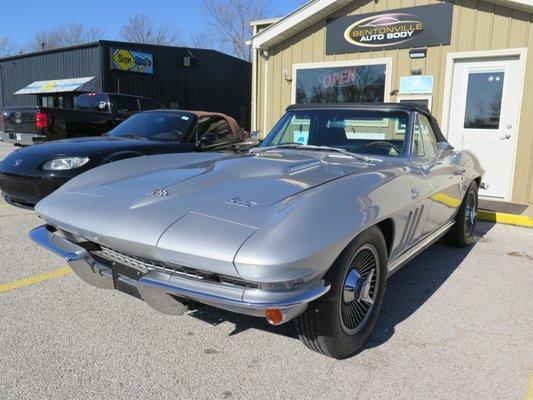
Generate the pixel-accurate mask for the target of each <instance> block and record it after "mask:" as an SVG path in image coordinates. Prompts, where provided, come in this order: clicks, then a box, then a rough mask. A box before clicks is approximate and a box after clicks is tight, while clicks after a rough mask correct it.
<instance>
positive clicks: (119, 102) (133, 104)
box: [115, 96, 139, 114]
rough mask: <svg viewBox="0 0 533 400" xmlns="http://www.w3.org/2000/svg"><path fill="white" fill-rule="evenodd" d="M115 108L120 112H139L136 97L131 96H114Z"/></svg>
mask: <svg viewBox="0 0 533 400" xmlns="http://www.w3.org/2000/svg"><path fill="white" fill-rule="evenodd" d="M115 110H116V112H118V113H120V114H134V113H136V112H139V103H138V101H137V98H136V97H131V96H115Z"/></svg>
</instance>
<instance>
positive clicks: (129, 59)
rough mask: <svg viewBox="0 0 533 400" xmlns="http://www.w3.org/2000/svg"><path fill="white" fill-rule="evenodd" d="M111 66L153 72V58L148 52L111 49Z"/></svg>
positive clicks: (146, 72)
mask: <svg viewBox="0 0 533 400" xmlns="http://www.w3.org/2000/svg"><path fill="white" fill-rule="evenodd" d="M111 68H112V69H118V70H120V71H132V72H141V73H144V74H153V73H154V58H153V56H152V54H150V53H141V52H139V51H132V50H126V49H111Z"/></svg>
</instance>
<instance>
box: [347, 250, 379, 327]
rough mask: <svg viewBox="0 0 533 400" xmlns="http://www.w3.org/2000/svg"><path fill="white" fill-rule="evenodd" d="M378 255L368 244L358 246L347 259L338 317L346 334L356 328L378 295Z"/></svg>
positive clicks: (368, 313) (362, 321)
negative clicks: (350, 257) (347, 266)
mask: <svg viewBox="0 0 533 400" xmlns="http://www.w3.org/2000/svg"><path fill="white" fill-rule="evenodd" d="M378 280H379V257H378V254H377V250H376V249H375V248H374V247H373V246H371V245H364V246H361V247H360V248H359V249H358V250H357V252H356V253H355V255H354V256H353V258H352V260H351V262H350V269H349V270H348V273H347V274H346V277H345V278H344V284H343V290H342V301H341V304H340V319H341V325H342V328H343V330H344V331H345V332H346V333H347V334H354V333H356V332H357V331H359V330H360V329H361V328H362V327H363V326H364V324H365V323H366V321H367V320H368V318H369V316H370V313H371V312H372V309H373V306H374V302H375V300H376V298H377V291H378V288H377V284H378Z"/></svg>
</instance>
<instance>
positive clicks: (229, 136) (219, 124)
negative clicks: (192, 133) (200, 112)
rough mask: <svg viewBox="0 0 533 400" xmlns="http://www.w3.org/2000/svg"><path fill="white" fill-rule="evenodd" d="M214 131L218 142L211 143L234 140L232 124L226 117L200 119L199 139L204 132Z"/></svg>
mask: <svg viewBox="0 0 533 400" xmlns="http://www.w3.org/2000/svg"><path fill="white" fill-rule="evenodd" d="M207 132H210V133H214V134H215V135H216V137H217V140H216V142H214V143H211V144H210V145H218V144H224V143H231V142H233V141H234V137H233V131H232V130H231V126H230V124H229V123H228V121H226V120H225V119H224V118H221V117H204V118H200V119H199V120H198V136H197V137H198V139H199V138H200V136H202V135H203V134H204V133H207Z"/></svg>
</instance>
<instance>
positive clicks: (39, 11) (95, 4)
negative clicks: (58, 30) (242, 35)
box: [0, 0, 305, 45]
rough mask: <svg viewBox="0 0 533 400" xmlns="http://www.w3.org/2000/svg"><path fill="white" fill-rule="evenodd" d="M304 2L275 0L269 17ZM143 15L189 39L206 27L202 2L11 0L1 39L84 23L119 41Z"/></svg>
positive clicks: (16, 39) (3, 7)
mask: <svg viewBox="0 0 533 400" xmlns="http://www.w3.org/2000/svg"><path fill="white" fill-rule="evenodd" d="M303 3H305V0H272V5H271V10H270V13H269V14H270V15H268V17H274V16H282V15H285V14H287V13H288V12H290V11H292V10H294V9H296V8H297V7H299V6H300V5H301V4H303ZM137 12H144V13H145V14H147V15H149V16H150V17H152V18H153V19H154V20H155V21H156V22H169V23H172V24H176V25H177V26H178V27H179V28H180V30H181V31H182V33H183V38H184V39H185V40H187V39H188V38H189V35H190V34H192V33H194V32H198V31H201V30H202V28H203V26H204V16H203V15H202V1H201V0H174V1H170V0H150V1H147V0H129V1H126V0H107V1H103V0H93V1H79V0H70V1H65V0H51V1H45V2H43V1H42V0H39V1H37V0H8V1H3V2H2V5H1V14H2V22H1V23H0V37H3V36H9V37H10V39H11V41H12V42H14V43H16V44H18V45H24V43H26V42H27V41H28V40H29V39H30V38H31V37H33V33H34V32H35V31H38V30H43V29H50V28H54V27H56V26H58V25H60V24H67V23H71V22H83V23H84V24H85V25H86V26H87V27H91V26H97V27H99V28H102V29H104V30H105V31H106V34H107V37H106V38H108V39H119V31H120V28H121V26H122V25H123V24H124V23H126V21H127V20H128V17H129V16H130V15H131V14H134V13H137Z"/></svg>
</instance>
